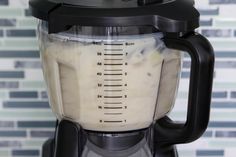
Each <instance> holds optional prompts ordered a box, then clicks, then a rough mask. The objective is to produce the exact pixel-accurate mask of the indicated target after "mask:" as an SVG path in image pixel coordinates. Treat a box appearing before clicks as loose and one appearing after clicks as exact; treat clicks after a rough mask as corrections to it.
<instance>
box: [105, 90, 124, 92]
mask: <svg viewBox="0 0 236 157" xmlns="http://www.w3.org/2000/svg"><path fill="white" fill-rule="evenodd" d="M104 92H122V90H104Z"/></svg>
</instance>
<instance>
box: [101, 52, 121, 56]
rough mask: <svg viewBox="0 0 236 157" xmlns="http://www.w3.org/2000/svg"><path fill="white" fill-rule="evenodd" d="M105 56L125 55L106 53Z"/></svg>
mask: <svg viewBox="0 0 236 157" xmlns="http://www.w3.org/2000/svg"><path fill="white" fill-rule="evenodd" d="M104 55H105V56H123V55H124V54H123V53H104Z"/></svg>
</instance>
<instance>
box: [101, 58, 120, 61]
mask: <svg viewBox="0 0 236 157" xmlns="http://www.w3.org/2000/svg"><path fill="white" fill-rule="evenodd" d="M104 60H105V61H122V60H123V59H112V58H111V59H108V58H105V59H104Z"/></svg>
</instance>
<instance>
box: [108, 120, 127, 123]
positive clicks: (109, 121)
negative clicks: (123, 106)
mask: <svg viewBox="0 0 236 157" xmlns="http://www.w3.org/2000/svg"><path fill="white" fill-rule="evenodd" d="M122 122H123V121H122V120H120V121H119V120H117V121H115V120H114V121H111V120H109V121H107V120H106V121H104V123H122Z"/></svg>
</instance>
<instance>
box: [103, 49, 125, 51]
mask: <svg viewBox="0 0 236 157" xmlns="http://www.w3.org/2000/svg"><path fill="white" fill-rule="evenodd" d="M104 51H123V49H104Z"/></svg>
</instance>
